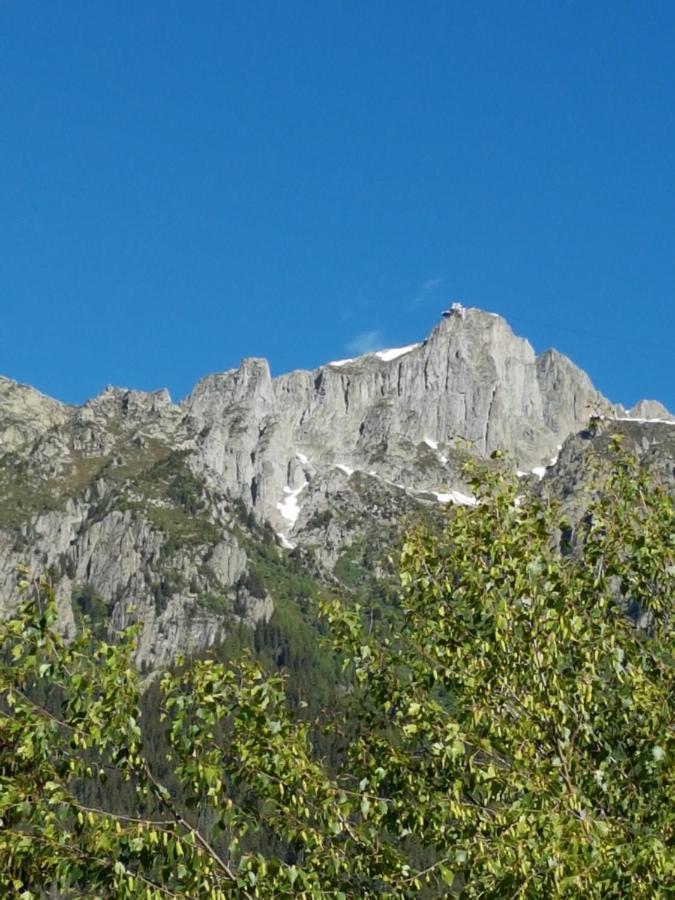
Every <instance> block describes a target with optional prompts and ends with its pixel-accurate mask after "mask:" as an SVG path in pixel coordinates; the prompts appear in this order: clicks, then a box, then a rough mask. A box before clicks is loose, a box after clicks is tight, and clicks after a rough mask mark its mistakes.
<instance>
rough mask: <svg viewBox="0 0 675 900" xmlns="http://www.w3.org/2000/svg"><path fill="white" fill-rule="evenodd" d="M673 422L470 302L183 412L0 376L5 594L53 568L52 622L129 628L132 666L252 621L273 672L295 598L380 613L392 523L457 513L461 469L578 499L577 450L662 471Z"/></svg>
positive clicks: (288, 643)
mask: <svg viewBox="0 0 675 900" xmlns="http://www.w3.org/2000/svg"><path fill="white" fill-rule="evenodd" d="M591 419H592V420H593V422H594V427H593V428H592V429H591V430H587V427H588V423H589V421H590V420H591ZM673 424H674V420H673V418H672V417H671V416H670V414H669V413H668V412H667V411H666V410H665V409H664V408H663V407H661V406H660V404H658V403H656V402H654V401H643V402H642V403H640V404H638V406H637V407H635V408H634V409H633V410H631V411H630V412H629V413H626V411H625V410H624V409H623V408H622V407H619V406H615V405H613V404H612V403H610V402H609V401H608V400H606V399H605V398H604V397H603V396H602V395H601V394H600V393H598V391H596V390H595V388H594V387H593V385H592V384H591V381H590V379H589V378H588V376H587V375H586V374H585V373H584V372H582V371H581V370H580V369H578V368H577V367H576V366H574V364H573V363H572V362H570V360H569V359H567V358H566V357H564V356H562V355H561V354H559V353H557V352H556V351H554V350H549V351H547V352H546V353H543V354H541V355H540V356H536V355H535V353H534V351H533V349H532V347H531V346H530V344H529V343H528V342H527V341H526V340H524V339H522V338H520V337H517V336H515V335H514V334H513V332H512V331H511V329H510V328H509V326H508V324H507V323H506V322H505V321H504V320H503V319H502V318H500V317H499V316H496V315H493V314H491V313H486V312H482V311H480V310H477V309H466V310H464V309H458V310H455V311H453V312H452V314H450V315H448V316H447V317H446V318H444V319H443V320H442V321H441V322H440V323H439V324H438V325H437V326H436V327H435V328H434V329H433V331H432V332H431V334H430V335H429V337H428V338H427V339H426V340H424V341H422V342H420V343H417V344H413V345H410V346H409V347H404V348H400V349H397V350H385V351H380V352H378V353H368V354H366V355H364V356H360V357H358V358H355V359H351V360H339V361H336V362H333V363H328V364H326V365H324V366H321V367H320V368H318V369H316V370H314V371H312V372H308V371H295V372H291V373H289V374H287V375H282V376H280V377H278V378H272V377H271V376H270V371H269V367H268V365H267V363H266V361H265V360H262V359H246V360H244V361H243V362H242V364H241V366H240V367H239V368H238V369H236V370H231V371H228V372H224V373H222V374H216V375H209V376H207V377H206V378H205V379H203V380H202V381H201V382H199V384H197V386H196V387H195V389H194V390H193V392H192V393H191V394H190V396H188V397H187V398H186V399H185V400H184V401H183V402H182V403H180V404H174V403H172V401H171V399H170V397H169V395H168V393H167V392H166V391H158V392H155V393H142V392H138V391H129V390H123V389H120V388H107V389H106V390H105V391H104V392H103V393H102V394H100V395H99V396H97V397H95V398H94V399H92V400H90V401H88V402H87V403H85V404H84V405H83V406H80V407H69V406H65V405H63V404H60V403H58V402H57V401H56V400H53V399H50V398H48V397H45V396H43V395H42V394H39V393H38V392H37V391H35V390H33V389H32V388H30V387H26V386H24V385H19V384H17V383H15V382H13V381H10V380H9V379H4V378H2V379H0V591H1V597H2V601H1V602H2V604H3V606H4V609H5V610H8V609H9V608H11V607H12V606H13V605H14V604H15V603H16V600H17V595H16V590H15V581H16V577H15V572H16V569H17V566H18V565H20V564H25V565H27V566H28V567H29V569H30V570H31V571H32V572H34V573H35V574H37V573H41V572H49V573H50V574H51V575H52V578H53V580H54V582H55V585H56V588H57V596H58V600H59V610H60V616H61V621H62V627H63V628H64V630H65V631H66V632H68V631H73V630H74V629H76V628H77V627H78V622H79V621H81V620H82V618H84V617H86V618H87V620H88V621H89V622H90V623H91V624H92V626H93V627H94V628H95V630H98V632H99V633H101V634H105V635H108V636H109V635H111V634H113V633H114V632H115V631H116V630H118V629H120V628H123V627H125V626H126V625H127V624H129V623H130V622H133V621H141V622H142V623H143V627H142V632H141V637H140V640H139V644H138V649H137V652H136V661H137V663H138V665H139V666H140V667H141V670H142V671H144V672H151V671H155V670H157V669H160V668H162V667H165V666H167V665H169V664H170V663H171V661H172V660H173V659H174V658H175V657H176V656H177V655H178V654H188V655H196V654H200V653H202V652H204V651H205V650H207V649H208V648H212V647H215V646H221V645H224V644H225V645H226V644H227V642H228V641H232V640H234V639H235V636H236V635H240V636H241V635H242V634H243V633H246V634H249V635H252V634H253V629H256V631H255V633H256V634H257V635H259V636H260V635H262V638H261V640H262V639H263V638H264V640H266V641H267V642H268V644H269V648H271V651H270V652H271V653H272V657H273V658H275V660H276V662H277V663H279V664H283V663H284V662H287V657H288V654H289V653H291V652H296V651H297V652H300V651H299V650H298V646H299V643H298V640H296V641H295V643H293V641H292V640H291V638H290V637H289V635H291V633H292V634H294V635H295V636H296V638H297V635H298V634H301V633H302V629H303V628H305V627H308V626H307V620H308V618H311V611H310V607H311V603H310V602H309V601H311V599H312V598H313V597H315V596H317V595H319V594H320V593H322V592H325V591H333V590H338V591H350V592H353V593H355V594H357V595H367V596H368V597H369V598H370V600H371V602H373V603H386V600H387V597H388V595H389V594H390V593H391V592H392V591H393V590H394V585H393V583H392V577H391V574H390V572H389V569H388V565H387V553H388V552H389V551H391V549H392V547H395V545H396V541H397V540H398V539H399V537H400V535H401V533H402V531H403V529H404V528H405V527H406V526H407V524H409V523H410V522H411V521H413V520H414V519H415V517H419V516H432V517H433V516H439V515H440V514H441V513H442V511H443V509H444V508H445V506H446V505H447V504H448V503H472V502H474V501H473V498H472V497H471V496H470V489H469V487H468V485H467V483H466V476H465V473H464V464H465V463H466V461H467V460H468V459H470V458H471V457H475V456H478V457H482V458H489V457H490V455H491V454H492V453H493V451H504V453H505V454H506V460H507V461H508V464H509V465H512V466H513V468H514V469H516V470H517V471H518V474H519V477H520V478H521V479H522V482H523V490H529V489H531V490H541V489H543V486H546V487H547V489H550V490H551V491H553V492H555V493H557V494H558V495H559V496H560V497H561V498H562V499H563V500H565V501H566V502H568V503H571V504H572V505H574V504H575V503H576V505H577V506H580V505H582V501H581V500H580V499H579V498H580V497H582V496H583V491H584V485H585V483H586V473H587V469H588V466H587V464H586V459H587V456H588V454H589V453H591V452H592V451H593V450H597V449H599V450H600V451H602V448H603V446H605V445H606V444H607V441H608V439H609V436H611V434H613V433H615V432H617V431H622V432H623V433H624V434H625V435H626V439H627V441H628V442H629V444H630V446H631V447H633V448H634V449H635V450H637V452H638V453H639V454H640V455H641V457H642V458H643V459H644V460H645V463H646V464H648V465H650V466H651V467H653V468H655V469H656V470H657V471H658V472H659V473H660V475H662V476H663V477H665V478H667V479H668V480H669V481H671V483H672V482H673V481H675V479H674V477H673V476H674V473H673V460H674V459H675V428H673ZM500 464H504V463H501V462H500ZM244 639H245V640H248V639H249V638H241V637H240V640H244ZM251 639H252V638H251ZM300 643H301V641H300ZM292 648H295V650H293V649H292ZM305 663H306V664H311V661H310V662H309V663H308V662H307V661H306V660H305Z"/></svg>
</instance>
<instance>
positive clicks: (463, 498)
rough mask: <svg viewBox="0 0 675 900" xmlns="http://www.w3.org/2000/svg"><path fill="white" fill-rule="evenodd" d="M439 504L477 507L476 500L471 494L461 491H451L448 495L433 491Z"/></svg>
mask: <svg viewBox="0 0 675 900" xmlns="http://www.w3.org/2000/svg"><path fill="white" fill-rule="evenodd" d="M431 493H432V494H433V495H434V497H435V498H436V499H437V500H438V502H439V503H457V504H459V505H460V506H475V505H476V502H477V501H476V498H475V497H472V496H471V495H470V494H463V493H462V492H461V491H449V492H448V493H447V494H439V493H437V492H436V491H431Z"/></svg>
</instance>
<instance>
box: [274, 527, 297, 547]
mask: <svg viewBox="0 0 675 900" xmlns="http://www.w3.org/2000/svg"><path fill="white" fill-rule="evenodd" d="M277 537H278V538H279V540H280V541H281V546H282V547H283V548H284V550H295V544H291V542H290V541H289V540H288V538H287V537H286V535H285V534H282V533H281V532H280V531H277Z"/></svg>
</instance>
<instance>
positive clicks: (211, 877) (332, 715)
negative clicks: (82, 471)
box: [0, 452, 675, 900]
mask: <svg viewBox="0 0 675 900" xmlns="http://www.w3.org/2000/svg"><path fill="white" fill-rule="evenodd" d="M473 487H474V490H475V491H476V492H477V493H478V494H479V497H480V502H479V503H478V504H477V506H476V507H475V508H471V509H470V508H462V507H457V508H454V509H452V510H451V511H450V512H449V514H448V518H447V523H446V526H445V528H444V530H443V532H442V533H441V534H438V533H436V532H432V531H430V530H429V527H428V526H419V527H418V528H417V529H415V530H413V531H412V532H411V533H410V534H409V536H408V538H407V540H406V543H405V545H404V547H403V549H402V553H401V558H400V579H401V596H400V609H399V611H398V612H399V615H397V616H395V617H394V619H393V621H392V619H391V618H387V617H385V618H384V619H382V620H380V621H378V622H376V623H375V626H374V625H373V622H372V621H371V620H370V618H369V617H368V616H367V615H365V614H364V611H363V610H362V609H360V608H359V607H358V606H357V607H354V606H350V605H349V604H347V603H346V602H342V601H338V600H335V599H332V600H330V601H329V602H326V604H325V605H324V609H323V613H324V615H325V616H326V618H327V620H328V622H329V625H330V628H329V634H330V644H331V646H332V649H333V651H334V652H335V653H337V654H339V655H340V657H341V658H342V659H343V661H344V685H343V686H344V704H343V705H342V707H341V708H340V709H339V710H332V711H327V712H326V714H325V716H324V717H323V720H322V727H323V728H324V729H327V730H329V731H331V732H332V733H333V734H334V736H335V741H336V746H337V747H338V752H337V753H336V755H335V758H334V759H333V760H331V762H330V763H329V762H328V761H326V760H324V759H322V758H319V756H318V754H317V753H316V752H315V749H314V742H313V736H314V735H315V733H316V732H315V730H314V727H313V724H312V723H311V722H309V721H305V720H303V719H302V717H301V715H295V714H293V713H292V712H291V711H290V708H289V705H288V703H287V702H286V697H285V691H284V678H283V677H282V676H280V675H278V674H275V675H269V674H266V673H265V672H264V671H263V670H262V669H261V667H260V665H259V664H258V663H256V662H255V661H254V660H253V659H252V658H248V659H246V658H245V659H243V660H239V661H233V662H232V663H231V664H225V663H220V662H217V661H215V660H211V659H206V660H202V661H200V662H198V663H196V664H193V665H191V666H186V667H181V668H180V669H178V670H176V671H174V672H172V673H169V674H166V675H165V676H164V678H163V680H162V684H161V698H162V699H161V705H162V711H163V715H164V717H165V723H166V729H167V745H168V749H169V753H170V766H165V767H163V769H162V771H160V770H159V767H157V766H154V768H153V766H152V765H151V764H150V762H149V760H148V757H147V754H146V752H145V750H144V737H143V735H142V731H141V715H140V694H139V682H138V676H137V674H136V672H135V670H134V668H133V665H132V664H131V653H132V650H133V642H134V639H135V632H134V630H133V629H131V630H129V631H128V632H126V633H125V634H124V635H122V637H121V639H120V640H119V642H118V643H116V644H115V645H114V646H110V645H108V644H106V643H105V642H101V641H95V640H94V638H93V637H92V635H90V634H88V633H87V632H86V631H84V632H82V633H81V634H80V635H79V636H78V637H77V638H76V639H75V640H72V641H67V640H64V638H63V637H62V636H61V635H60V633H59V631H58V629H57V627H56V604H55V600H54V596H53V591H52V590H51V588H50V587H49V585H48V584H46V583H44V582H41V583H26V585H25V589H26V592H27V593H26V599H25V602H24V603H23V605H22V606H21V608H20V610H19V611H18V612H17V614H16V615H15V616H13V617H12V618H11V619H9V620H7V621H5V622H3V623H2V625H1V626H0V638H1V646H2V660H1V663H0V892H1V893H2V895H3V896H16V897H21V898H32V897H40V896H46V895H47V894H48V893H49V891H56V892H58V896H60V897H69V896H86V897H96V896H100V897H125V898H126V897H129V898H131V897H134V898H135V897H139V898H141V897H143V898H163V897H181V898H187V897H189V898H214V900H215V898H226V897H227V898H229V897H263V898H272V897H283V896H299V897H302V896H305V897H324V896H326V897H335V898H351V897H376V896H392V897H415V896H429V897H433V896H447V895H449V894H452V893H455V892H456V893H457V894H459V895H461V896H463V897H532V898H536V897H541V898H550V897H580V896H582V897H598V898H600V897H602V898H606V897H626V896H631V897H666V896H672V895H673V893H674V892H675V861H674V858H673V819H674V813H673V810H674V809H675V802H674V801H675V796H674V785H675V777H674V772H675V769H674V767H673V751H674V746H673V745H674V732H673V649H674V647H673V631H672V598H673V588H674V586H675V527H674V525H675V521H674V519H675V517H674V513H673V505H672V501H671V499H669V497H668V495H667V494H666V493H665V492H664V491H662V490H661V489H660V488H658V487H657V486H655V485H654V484H653V483H652V482H651V481H650V480H649V478H648V477H647V476H646V475H645V474H644V473H643V472H642V471H640V469H639V467H638V466H637V464H636V463H635V461H634V460H632V459H630V458H629V457H628V456H627V455H625V454H622V453H618V452H617V454H616V456H615V457H614V460H613V462H612V464H611V466H610V468H609V470H608V471H607V472H606V473H605V475H604V477H603V482H602V485H601V486H600V489H599V490H598V491H597V494H596V498H595V499H594V500H593V501H592V503H591V504H590V507H589V510H588V513H587V515H586V517H585V519H584V520H583V522H582V523H581V524H579V525H578V526H576V528H575V530H574V532H573V533H572V531H571V529H570V528H569V526H567V525H566V523H564V522H562V521H561V513H560V510H559V509H558V508H557V506H556V505H555V504H554V503H552V502H548V501H546V500H542V499H537V498H535V497H528V498H519V497H518V496H517V491H518V486H517V483H515V482H513V481H511V480H510V479H508V478H501V479H495V478H493V477H489V478H488V477H487V476H484V475H480V474H476V476H475V479H474V485H473ZM563 537H564V539H563ZM105 779H110V782H109V783H110V784H119V783H121V782H125V781H126V782H128V786H130V787H131V788H133V791H134V794H133V795H134V796H135V797H136V801H135V803H134V808H133V809H129V808H118V806H116V805H115V803H111V804H109V805H107V806H105V807H104V806H93V805H87V804H86V803H85V802H84V801H83V799H82V798H83V797H84V796H87V794H86V791H85V790H84V786H86V784H87V783H89V782H91V781H95V780H105Z"/></svg>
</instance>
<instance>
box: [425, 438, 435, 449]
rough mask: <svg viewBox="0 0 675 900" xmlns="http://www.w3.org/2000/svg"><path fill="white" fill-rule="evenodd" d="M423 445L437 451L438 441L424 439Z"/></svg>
mask: <svg viewBox="0 0 675 900" xmlns="http://www.w3.org/2000/svg"><path fill="white" fill-rule="evenodd" d="M424 443H425V444H426V445H427V447H431V449H432V450H438V441H432V440H431V438H428V437H425V438H424Z"/></svg>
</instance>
